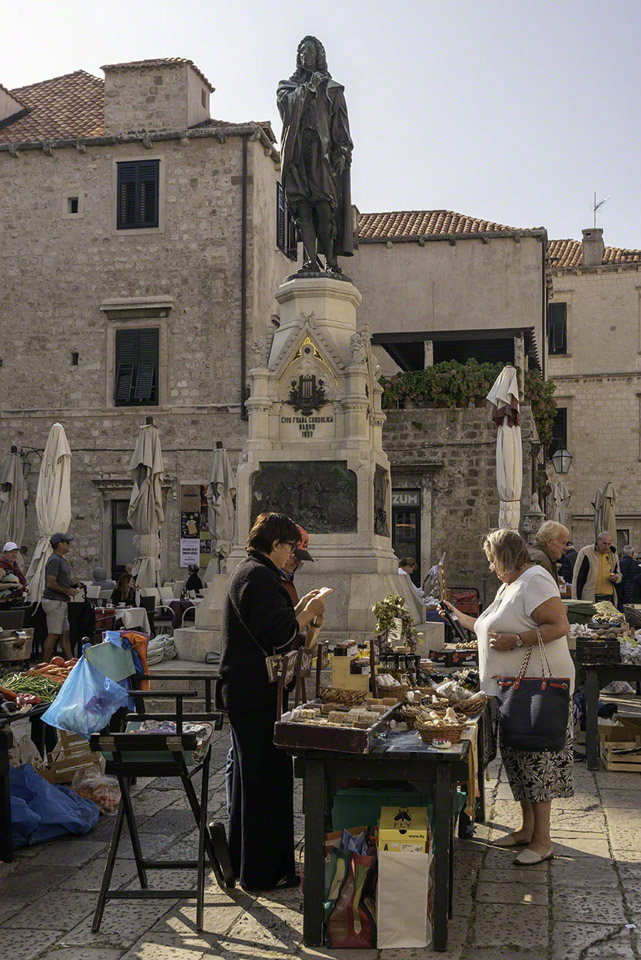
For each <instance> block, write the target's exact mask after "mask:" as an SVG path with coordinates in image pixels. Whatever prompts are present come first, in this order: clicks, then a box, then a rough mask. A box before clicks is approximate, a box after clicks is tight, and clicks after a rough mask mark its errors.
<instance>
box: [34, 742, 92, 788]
mask: <svg viewBox="0 0 641 960" xmlns="http://www.w3.org/2000/svg"><path fill="white" fill-rule="evenodd" d="M104 764H105V761H104V759H103V758H102V757H101V755H100V754H99V753H96V752H95V751H94V750H92V749H91V748H90V746H89V742H88V741H87V740H85V738H84V737H80V736H78V734H76V733H67V732H66V731H65V730H61V731H60V739H59V740H58V743H57V744H56V745H55V747H54V748H53V750H52V751H51V753H49V754H47V766H46V767H45V768H44V769H43V770H39V771H38V773H39V774H40V775H41V776H43V777H44V778H45V780H47V781H48V782H49V783H71V781H72V780H73V778H74V774H76V773H77V771H78V770H84V769H86V768H87V767H92V766H95V767H97V768H98V769H99V770H101V771H102V772H104Z"/></svg>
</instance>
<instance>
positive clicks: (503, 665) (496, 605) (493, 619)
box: [474, 566, 574, 696]
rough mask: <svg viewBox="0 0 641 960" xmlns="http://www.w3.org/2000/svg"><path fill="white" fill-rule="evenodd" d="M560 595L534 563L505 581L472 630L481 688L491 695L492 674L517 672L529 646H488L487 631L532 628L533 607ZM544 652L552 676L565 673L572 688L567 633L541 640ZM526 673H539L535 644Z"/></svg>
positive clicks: (493, 691) (495, 687) (493, 686)
mask: <svg viewBox="0 0 641 960" xmlns="http://www.w3.org/2000/svg"><path fill="white" fill-rule="evenodd" d="M558 596H559V588H558V586H557V585H556V583H555V582H554V580H553V579H552V577H551V576H550V574H549V573H548V572H547V570H544V569H543V567H539V566H534V567H528V569H527V570H524V571H523V573H522V574H521V576H520V577H518V579H516V580H515V581H514V582H513V583H504V584H503V585H502V586H501V587H500V589H499V591H498V593H497V595H496V597H495V598H494V601H493V602H492V603H491V604H490V605H489V607H488V608H487V610H484V611H483V613H482V614H481V615H480V616H479V617H478V619H477V621H476V623H475V625H474V630H475V632H476V636H477V638H478V645H479V674H480V681H481V690H484V691H485V693H488V694H490V695H492V696H497V694H498V684H497V682H496V680H494V679H493V678H494V677H495V676H502V677H515V676H516V674H517V673H518V672H519V670H520V668H521V665H522V663H523V660H524V658H525V654H526V653H527V651H528V650H529V649H530V648H529V646H527V645H526V644H524V645H523V646H522V647H514V648H513V649H512V650H494V649H492V648H491V647H490V638H489V634H490V633H523V632H524V631H526V630H533V629H534V628H535V627H536V626H537V623H536V620H534V618H533V617H532V611H533V610H536V608H537V607H540V606H541V604H542V603H545V601H546V600H549V599H550V598H551V597H558ZM544 649H545V653H546V654H547V658H548V661H549V664H550V669H551V671H552V676H553V677H568V678H569V679H570V686H571V689H572V690H573V689H574V664H573V662H572V657H571V656H570V651H569V649H568V641H567V638H566V637H561V638H560V639H559V640H552V641H550V643H546V644H544ZM525 675H526V676H527V677H540V676H541V654H540V652H539V647H538V644H537V645H536V646H534V647H533V648H532V655H531V657H530V662H529V664H528V668H527V671H526V674H525Z"/></svg>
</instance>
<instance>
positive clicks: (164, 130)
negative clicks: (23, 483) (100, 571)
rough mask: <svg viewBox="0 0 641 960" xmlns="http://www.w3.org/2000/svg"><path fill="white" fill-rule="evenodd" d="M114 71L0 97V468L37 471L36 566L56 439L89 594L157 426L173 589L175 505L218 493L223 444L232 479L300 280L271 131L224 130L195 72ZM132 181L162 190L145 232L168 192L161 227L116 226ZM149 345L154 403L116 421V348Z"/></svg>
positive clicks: (160, 68) (79, 566) (137, 67)
mask: <svg viewBox="0 0 641 960" xmlns="http://www.w3.org/2000/svg"><path fill="white" fill-rule="evenodd" d="M104 71H105V81H104V82H103V81H101V80H98V79H96V78H94V77H91V76H89V75H88V74H85V73H84V72H83V71H78V72H77V73H74V74H71V75H68V76H66V77H61V78H57V79H55V80H52V81H46V82H44V83H39V84H34V85H32V86H29V87H25V88H22V89H20V90H17V91H12V92H11V93H8V92H6V91H4V93H3V97H2V98H0V121H1V122H0V182H1V183H2V191H1V193H0V223H1V224H2V237H3V239H2V253H1V258H2V296H1V298H0V330H1V331H2V337H1V340H2V347H1V349H0V358H1V360H0V362H1V363H2V366H3V368H4V374H5V378H6V380H5V382H6V383H7V386H6V387H5V389H4V390H3V391H2V398H1V399H0V450H2V451H3V452H8V450H9V446H10V445H11V444H15V445H17V446H18V448H20V449H22V450H23V452H24V454H25V458H26V459H27V460H28V461H29V463H30V465H31V471H30V474H29V477H28V485H29V492H30V504H29V511H28V523H27V542H26V543H25V544H24V547H25V548H26V551H27V553H28V554H30V553H31V548H32V547H33V545H34V543H35V540H36V537H37V529H36V520H35V509H34V503H35V489H36V483H37V477H38V466H39V456H40V454H41V452H42V449H43V448H44V445H45V442H46V438H47V435H48V432H49V429H50V427H51V425H52V423H54V422H55V421H56V420H58V421H60V422H61V423H63V425H64V427H65V430H66V432H67V435H68V438H69V443H70V446H71V450H72V454H73V458H72V473H71V477H72V480H71V482H72V504H73V520H72V531H73V533H74V534H75V537H76V541H75V544H74V554H73V557H74V562H75V567H76V572H77V574H78V575H80V576H85V575H86V574H87V572H88V570H89V569H91V567H92V566H93V565H95V564H97V563H98V562H100V563H101V564H103V565H105V566H106V567H107V568H112V567H113V565H114V562H115V558H114V557H113V556H112V543H113V542H114V527H115V526H116V525H117V521H118V519H119V520H120V521H122V519H123V512H124V513H125V514H126V501H128V499H129V494H130V491H131V482H130V480H129V477H128V474H127V468H128V464H129V459H130V456H131V453H132V452H133V449H134V445H135V442H136V437H137V433H138V429H139V426H140V424H141V422H144V419H145V417H147V416H149V415H151V416H153V418H154V422H155V423H156V424H157V426H158V427H159V429H160V434H161V441H162V448H163V457H164V465H165V472H166V480H165V486H164V491H165V496H166V504H165V507H166V521H165V527H164V529H163V532H162V544H163V554H162V562H163V573H164V575H165V576H167V577H175V576H180V570H179V567H178V564H179V552H178V545H179V540H180V529H179V524H180V505H181V489H182V488H183V486H185V485H200V484H206V483H207V482H208V477H209V469H210V464H211V457H212V449H213V447H214V446H215V443H216V441H218V440H222V441H223V443H224V445H225V447H226V448H227V450H228V451H229V454H230V459H231V461H232V464H233V465H234V466H235V465H236V463H237V461H238V458H239V455H240V449H241V444H242V441H243V439H244V437H245V436H246V422H245V420H244V418H243V414H244V410H243V400H244V386H243V385H244V383H245V381H246V371H247V368H248V366H249V363H250V359H251V355H250V351H251V345H252V343H253V341H254V340H255V339H256V338H258V337H262V338H266V337H269V335H270V331H271V332H273V329H274V327H273V324H272V320H271V318H272V315H273V313H274V303H275V302H274V300H273V293H274V290H275V289H276V287H277V286H278V284H279V283H280V282H281V280H282V278H283V277H284V276H285V275H286V274H288V273H290V272H291V271H292V269H295V267H293V265H292V263H291V261H290V260H289V259H288V258H287V257H286V256H285V255H284V253H283V252H281V251H280V250H279V249H278V248H277V243H276V207H277V204H276V191H277V181H278V177H279V157H278V154H277V152H276V151H275V149H274V146H273V143H274V137H273V133H272V131H271V128H270V127H269V125H268V124H258V123H247V124H226V123H223V122H221V121H216V120H212V119H211V118H210V116H209V98H210V95H211V93H212V91H213V88H212V87H211V85H210V84H209V82H208V81H207V80H206V78H205V77H204V76H203V75H202V73H201V72H200V71H199V70H198V69H197V68H196V67H195V66H194V65H193V64H192V63H191V62H190V61H184V60H168V61H167V60H158V61H144V62H141V63H133V64H121V65H114V66H109V67H105V68H104ZM122 164H125V165H127V166H126V169H127V170H133V171H134V174H136V171H140V170H142V171H143V173H142V174H140V177H141V178H142V177H143V175H144V171H145V170H149V169H151V170H152V171H153V172H154V176H155V178H156V179H155V182H154V184H153V185H152V187H151V188H150V193H149V194H147V195H145V196H144V197H143V193H144V189H147V188H144V189H143V187H136V189H137V190H140V191H141V192H140V193H138V194H136V204H138V200H139V199H140V197H142V199H141V200H140V202H141V204H142V203H143V202H148V206H147V210H146V211H144V210H143V211H142V213H141V216H142V215H143V214H145V212H146V214H147V215H149V202H151V201H152V200H153V188H154V186H155V189H156V191H157V193H156V209H155V215H156V216H155V220H154V221H153V225H151V226H150V225H148V224H144V225H142V226H136V225H135V224H136V223H138V221H136V220H135V218H134V220H133V221H132V220H130V221H129V223H130V224H131V223H133V224H134V225H133V226H131V225H130V226H129V227H128V228H122V226H121V224H120V222H119V218H120V217H121V214H127V210H126V209H124V208H122V206H121V205H122V204H123V203H125V202H128V198H129V199H133V194H132V195H131V197H129V195H128V194H127V192H126V191H127V189H129V188H127V187H126V186H122V184H121V180H122V179H123V177H124V175H123V174H122V169H123V168H122V167H121V166H120V165H122ZM150 164H151V166H149V165H150ZM140 165H143V166H142V167H141V166H140ZM145 165H146V166H145ZM136 175H137V174H136ZM119 178H120V179H119ZM140 182H141V183H142V179H141V181H140ZM131 189H132V190H133V188H131ZM132 209H133V208H132ZM141 209H142V208H141ZM136 210H138V207H136ZM139 212H140V211H139ZM152 212H153V211H152ZM136 215H137V214H136ZM141 330H142V331H151V333H150V337H151V340H152V341H153V342H154V343H155V344H156V345H157V357H156V361H155V362H156V365H155V367H154V368H153V371H152V368H151V367H149V371H148V372H149V375H150V376H151V377H152V378H155V379H154V385H153V391H152V394H149V393H146V394H145V392H144V390H142V388H141V392H140V396H141V397H142V399H141V400H140V401H138V402H136V401H134V402H133V403H131V404H125V405H121V404H120V403H119V401H118V398H117V395H118V383H121V384H122V383H123V382H125V381H126V374H127V370H128V369H129V372H130V373H131V371H132V370H134V368H133V367H131V368H127V367H126V365H125V366H124V367H123V363H122V358H123V356H124V354H122V353H120V352H119V351H121V349H123V348H122V347H121V346H119V344H122V343H124V342H125V341H126V342H129V341H131V342H135V343H138V342H139V339H137V337H139V334H138V332H139V331H141ZM123 331H129V332H130V334H131V336H130V337H129V340H128V341H127V338H125V340H122V339H119V337H120V338H121V337H122V332H123ZM140 349H142V347H141V348H140ZM150 362H151V363H152V365H153V361H150ZM135 370H136V371H137V373H136V376H138V374H139V373H140V370H141V368H140V365H139V366H137V367H136V368H135ZM119 377H120V378H121V379H120V380H118V378H119ZM143 379H144V378H143ZM136 383H137V381H136ZM126 386H127V384H126V383H125V389H126ZM135 393H136V394H137V393H138V386H137V385H136V388H135ZM129 396H130V397H131V396H132V394H129ZM183 576H184V574H183Z"/></svg>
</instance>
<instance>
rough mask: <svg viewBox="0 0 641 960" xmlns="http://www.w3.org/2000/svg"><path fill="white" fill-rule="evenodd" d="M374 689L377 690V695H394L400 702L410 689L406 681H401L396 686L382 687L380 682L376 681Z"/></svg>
mask: <svg viewBox="0 0 641 960" xmlns="http://www.w3.org/2000/svg"><path fill="white" fill-rule="evenodd" d="M376 689H377V691H378V695H379V697H390V698H391V697H394V699H395V700H397V701H398V703H400V702H401V701H402V700H404V699H405V695H406V694H407V691H408V690H409V689H410V687H408V685H407V684H406V683H402V684H401V685H400V686H398V687H383V686H382V685H381V684H380V683H378V681H377V683H376Z"/></svg>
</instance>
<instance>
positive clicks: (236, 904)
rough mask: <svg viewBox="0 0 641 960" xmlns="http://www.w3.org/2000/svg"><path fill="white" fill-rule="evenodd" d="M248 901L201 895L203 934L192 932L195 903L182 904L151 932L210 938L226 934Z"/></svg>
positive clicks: (249, 904) (160, 921) (249, 902)
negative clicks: (203, 897)
mask: <svg viewBox="0 0 641 960" xmlns="http://www.w3.org/2000/svg"><path fill="white" fill-rule="evenodd" d="M252 903H253V901H252V900H251V899H250V898H247V899H244V898H241V899H239V900H232V899H230V898H229V897H225V896H224V894H223V895H222V896H218V895H213V894H211V893H208V894H206V896H205V909H204V916H203V927H204V929H203V931H202V933H198V932H197V930H196V902H195V901H194V900H189V901H183V902H181V903H180V904H179V905H178V906H177V907H175V908H174V909H173V910H171V912H170V913H168V914H167V915H166V916H164V917H162V918H161V919H159V920H158V921H157V923H155V924H154V926H153V927H152V932H153V933H159V934H171V935H173V936H187V937H188V936H194V935H195V936H203V937H204V936H205V935H206V936H208V937H209V936H211V935H212V934H215V935H216V936H218V937H220V936H223V935H224V934H226V933H227V932H228V931H229V930H230V928H231V927H232V926H233V925H234V924H235V923H236V921H237V920H239V919H240V917H241V916H242V915H243V914H244V913H245V912H246V910H247V909H248V908H249V907H251V906H252Z"/></svg>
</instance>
